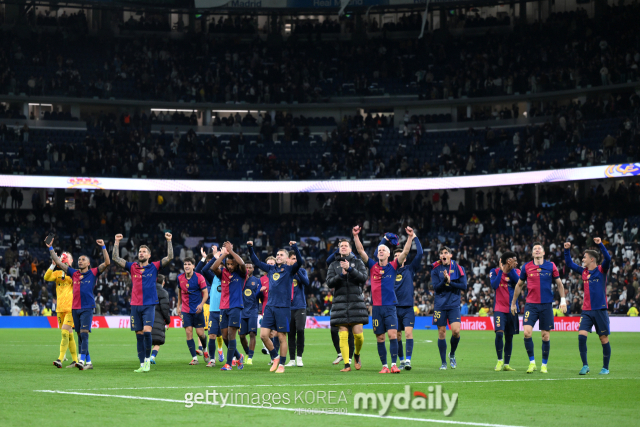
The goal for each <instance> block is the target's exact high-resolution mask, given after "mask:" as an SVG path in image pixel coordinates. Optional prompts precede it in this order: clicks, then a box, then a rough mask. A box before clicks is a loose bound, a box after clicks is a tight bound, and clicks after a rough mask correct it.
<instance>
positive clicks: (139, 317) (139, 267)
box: [113, 233, 173, 373]
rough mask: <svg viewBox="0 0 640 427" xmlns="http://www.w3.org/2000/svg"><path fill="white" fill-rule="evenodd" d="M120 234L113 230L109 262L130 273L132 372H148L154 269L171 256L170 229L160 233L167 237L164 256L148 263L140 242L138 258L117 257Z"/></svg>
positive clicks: (155, 296)
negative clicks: (134, 353)
mask: <svg viewBox="0 0 640 427" xmlns="http://www.w3.org/2000/svg"><path fill="white" fill-rule="evenodd" d="M122 237H123V236H122V234H116V237H115V242H114V244H113V262H114V263H116V265H119V266H120V267H122V268H124V269H126V270H127V271H128V272H129V274H130V275H131V330H132V331H133V332H135V333H136V339H137V341H138V360H139V361H140V368H138V369H136V370H134V372H136V373H141V372H149V370H150V369H151V349H152V347H153V339H152V337H151V330H152V329H153V321H154V317H155V313H156V307H155V306H156V304H158V292H157V291H156V282H157V280H158V271H159V270H160V268H161V267H164V266H166V265H168V264H169V263H170V262H171V260H172V259H173V244H172V243H171V238H172V236H171V233H164V238H165V239H166V240H167V256H166V257H164V258H162V260H161V261H155V262H152V263H150V262H149V259H150V258H151V249H149V247H148V246H146V245H141V246H140V248H139V249H138V262H135V263H134V262H127V261H125V260H124V259H122V258H120V240H122Z"/></svg>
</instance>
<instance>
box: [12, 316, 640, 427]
mask: <svg viewBox="0 0 640 427" xmlns="http://www.w3.org/2000/svg"><path fill="white" fill-rule="evenodd" d="M0 334H1V336H2V340H0V351H1V354H2V356H3V357H2V360H1V361H0V372H2V375H1V378H2V384H1V385H0V399H1V400H2V402H3V405H2V406H3V409H2V411H0V425H3V426H14V425H29V426H31V425H45V426H65V427H67V426H69V425H70V424H72V423H73V424H74V425H86V426H92V425H105V424H107V423H109V424H116V425H122V426H124V425H140V424H141V423H144V424H145V425H167V424H174V425H177V424H181V423H184V422H185V421H189V420H190V421H191V422H196V423H197V422H198V421H201V422H223V423H224V424H223V425H236V426H242V425H247V424H253V423H262V424H263V425H269V426H280V425H282V426H290V425H293V424H302V423H304V425H305V427H312V426H322V427H326V425H327V424H326V423H334V425H347V424H348V425H350V426H359V425H365V424H366V425H367V426H383V425H385V426H388V425H404V424H406V423H408V422H410V423H411V424H416V423H418V422H417V421H415V422H414V421H407V420H402V419H400V418H392V417H405V418H411V419H416V420H422V421H423V422H419V423H418V424H424V421H427V422H429V423H430V424H436V425H437V424H442V423H440V422H439V421H440V420H443V421H445V422H452V421H453V422H456V424H459V425H474V424H473V423H486V424H493V425H509V426H548V425H555V424H558V423H560V424H562V425H563V427H565V426H581V427H582V426H585V425H599V426H603V425H623V424H624V423H626V422H629V421H630V420H632V419H634V418H633V417H635V410H634V408H633V405H629V402H631V401H632V400H630V399H633V396H632V395H636V396H637V392H635V391H633V390H636V388H637V381H638V379H640V375H639V374H638V372H637V367H638V364H637V353H636V350H637V345H638V335H637V334H633V333H616V334H613V336H612V338H611V346H612V358H611V366H610V369H611V374H610V375H608V376H600V375H598V372H599V371H600V368H601V367H602V348H601V345H600V342H599V340H598V337H597V336H595V335H593V334H591V335H590V336H589V341H588V348H589V361H590V366H591V371H592V372H591V374H589V375H587V376H586V377H579V376H578V371H579V370H580V368H581V366H582V364H581V362H580V356H579V353H578V339H577V334H576V333H569V332H557V333H552V334H551V337H552V338H551V352H550V359H549V365H548V366H549V373H548V374H546V375H545V374H541V373H540V372H539V371H537V372H535V373H533V374H531V375H527V374H526V373H525V370H526V367H527V365H528V359H527V357H526V352H525V350H524V345H523V335H522V334H520V335H518V336H516V338H515V339H514V349H513V355H512V360H511V366H512V367H514V368H516V369H517V371H515V372H494V370H493V369H494V366H495V364H496V353H495V347H494V333H493V332H489V331H486V332H484V331H474V332H466V331H463V332H462V334H461V336H462V338H461V341H460V345H459V347H458V351H457V360H458V368H457V369H456V370H451V369H448V370H447V371H439V370H438V368H439V366H440V357H439V354H438V348H437V333H436V332H435V331H416V332H415V335H414V342H415V346H414V351H413V358H412V362H413V369H412V370H411V371H409V372H408V371H403V372H401V373H400V374H398V375H391V374H389V375H380V374H378V371H379V370H380V368H381V365H380V360H379V358H378V354H377V349H376V343H375V337H374V336H373V333H372V332H371V331H370V330H367V331H365V344H364V348H363V351H362V357H363V359H362V360H363V369H362V370H361V371H357V372H356V371H353V372H350V373H341V372H338V371H339V369H340V368H341V367H342V366H341V365H340V366H333V365H332V364H331V362H332V361H333V359H335V357H336V354H335V350H334V348H333V345H332V343H331V338H330V333H329V331H328V330H326V329H325V330H307V331H306V348H305V353H304V357H303V359H304V364H305V365H304V367H301V368H295V367H288V368H286V372H285V374H284V375H277V374H275V373H271V372H269V369H268V366H267V362H268V357H267V356H265V355H263V354H262V353H261V352H260V349H261V348H262V346H261V345H260V343H259V342H258V345H257V346H256V355H255V356H254V365H253V366H245V369H244V370H242V371H238V370H236V369H235V368H234V370H233V371H231V372H221V371H220V367H221V365H222V364H221V363H219V362H217V366H216V368H213V369H212V368H206V367H205V365H204V363H203V359H202V358H200V365H197V366H188V362H189V361H190V356H189V353H188V349H187V345H186V340H185V335H184V332H183V331H182V330H179V329H171V330H169V331H168V332H167V344H166V345H164V346H163V347H162V348H161V350H160V354H159V356H158V359H157V360H158V364H157V365H152V367H151V372H149V373H146V374H135V373H134V372H133V370H134V369H136V368H137V367H138V360H137V353H136V340H135V338H134V336H133V335H134V334H133V333H132V332H130V331H127V330H122V329H108V330H107V329H104V330H94V332H93V333H92V334H91V337H90V352H91V358H92V360H93V363H94V365H95V369H94V370H90V371H85V372H80V371H78V370H77V369H65V368H63V369H56V368H54V367H53V366H52V361H53V360H55V359H56V358H57V356H58V353H59V342H60V333H59V331H58V330H43V329H11V330H8V329H5V330H2V332H1V333H0ZM448 339H449V334H448V335H447V340H448ZM534 343H535V352H536V353H535V354H536V362H537V363H538V368H539V365H540V360H541V344H540V343H541V341H540V334H539V333H534ZM238 345H239V346H240V342H239V341H238ZM388 347H389V344H388V342H387V349H388ZM240 349H241V348H240ZM225 351H226V348H225ZM634 354H635V356H634ZM67 357H69V356H67ZM389 362H390V359H389ZM67 363H68V362H66V363H65V365H66V364H67ZM437 384H441V385H442V391H443V392H445V393H449V394H452V393H458V402H457V406H456V409H455V410H454V411H453V413H452V414H451V415H450V416H449V417H445V416H444V415H443V412H442V411H435V410H413V409H409V410H396V409H393V406H392V408H391V409H390V411H389V412H388V413H387V417H390V418H387V419H384V418H379V416H378V411H376V410H372V409H371V408H369V409H368V410H364V409H359V410H356V409H354V396H355V394H356V393H359V392H366V393H399V392H402V391H404V386H405V385H410V386H411V393H413V392H414V391H421V392H423V393H425V394H427V393H428V392H429V387H430V386H435V385H437ZM214 389H215V390H216V391H217V392H218V393H227V392H230V391H231V390H233V393H249V396H250V397H253V396H254V393H259V394H260V396H264V394H265V393H271V394H272V393H280V394H281V395H283V394H284V393H289V394H290V403H289V404H288V405H287V404H283V403H282V402H281V403H280V404H279V405H273V407H278V408H341V409H343V410H347V411H348V413H349V414H354V416H347V415H326V414H313V415H304V416H303V415H299V414H296V413H295V412H292V411H286V410H274V409H268V408H262V407H259V406H258V405H251V404H250V403H249V402H247V401H245V404H247V403H248V405H247V406H253V407H234V406H227V407H224V408H221V407H219V406H215V405H203V404H200V405H198V404H196V405H194V406H193V407H192V408H186V407H185V404H184V403H183V402H184V399H185V393H204V392H205V390H210V391H213V390H214ZM36 390H56V391H64V392H73V393H80V394H53V393H43V392H37V391H36ZM307 391H311V392H313V393H311V394H306V397H307V402H304V401H303V402H300V400H298V401H297V402H295V393H296V392H297V393H300V392H305V393H306V392H307ZM318 391H320V392H322V391H324V392H326V393H327V394H326V395H325V396H326V398H327V399H328V396H329V392H330V391H334V392H335V394H333V396H334V397H333V402H334V403H336V401H337V400H339V399H340V396H341V395H340V393H341V392H342V393H344V394H343V395H342V396H343V397H344V398H345V399H346V401H347V403H346V404H345V403H344V399H342V400H341V402H340V403H339V404H333V405H332V404H329V401H328V400H325V402H324V403H323V402H318V401H317V399H316V401H315V402H313V403H309V401H310V400H311V399H310V398H311V396H312V395H313V396H314V397H315V398H317V397H318V393H317V392H318ZM91 394H99V395H100V396H94V395H91ZM117 396H119V397H117ZM303 396H305V395H303ZM138 398H142V399H138ZM218 399H219V400H220V398H218ZM378 409H379V408H378ZM211 417H214V418H211ZM428 420H431V421H428Z"/></svg>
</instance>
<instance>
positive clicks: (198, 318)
mask: <svg viewBox="0 0 640 427" xmlns="http://www.w3.org/2000/svg"><path fill="white" fill-rule="evenodd" d="M180 318H181V319H182V327H183V328H188V327H190V326H191V327H192V328H196V329H200V328H204V312H202V311H201V312H200V313H185V312H184V311H183V312H182V313H180Z"/></svg>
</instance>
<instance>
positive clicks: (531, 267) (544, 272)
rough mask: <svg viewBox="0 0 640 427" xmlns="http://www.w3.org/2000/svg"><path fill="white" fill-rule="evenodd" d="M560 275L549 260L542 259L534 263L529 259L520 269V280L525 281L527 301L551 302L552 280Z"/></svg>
mask: <svg viewBox="0 0 640 427" xmlns="http://www.w3.org/2000/svg"><path fill="white" fill-rule="evenodd" d="M557 277H560V273H559V272H558V268H557V267H556V265H555V264H554V263H552V262H551V261H543V262H542V265H535V264H534V263H533V261H529V262H528V263H526V264H525V265H523V266H522V269H521V270H520V280H522V281H523V282H525V281H526V282H527V302H528V303H532V304H546V303H550V302H553V288H552V287H551V285H552V283H553V281H554V280H555V279H556V278H557Z"/></svg>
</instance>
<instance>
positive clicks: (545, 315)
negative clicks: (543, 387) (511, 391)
mask: <svg viewBox="0 0 640 427" xmlns="http://www.w3.org/2000/svg"><path fill="white" fill-rule="evenodd" d="M531 253H532V255H533V261H529V262H528V263H526V264H525V265H523V266H522V268H521V269H520V280H518V284H517V285H516V288H515V290H514V291H513V300H512V301H511V313H512V314H513V315H514V316H515V315H516V314H517V313H518V309H517V307H516V304H517V302H518V296H520V292H521V291H522V287H523V285H524V283H525V281H526V282H527V290H528V292H527V302H526V304H525V306H524V322H523V323H524V348H525V349H526V350H527V355H528V356H529V368H527V374H531V373H533V371H535V370H537V368H536V360H535V357H534V355H533V339H532V338H531V333H532V331H533V327H534V326H535V324H536V322H537V321H538V320H540V325H539V326H540V333H541V335H542V366H541V367H540V372H542V373H543V374H546V373H547V361H548V360H549V349H550V348H551V342H550V341H549V336H550V333H551V330H552V329H553V307H552V303H553V289H552V283H553V282H555V283H556V285H558V292H559V293H560V298H561V300H560V309H561V310H562V312H563V313H566V312H567V302H566V300H565V299H564V286H562V280H560V273H559V272H558V268H557V267H556V265H555V264H554V263H553V262H551V261H545V259H544V248H543V247H542V244H540V243H538V242H535V243H534V244H533V248H532V250H531Z"/></svg>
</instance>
